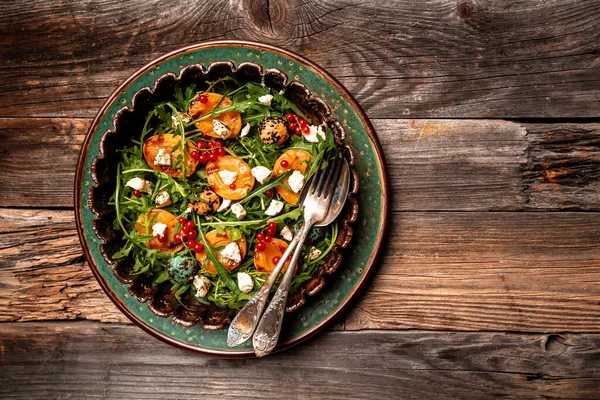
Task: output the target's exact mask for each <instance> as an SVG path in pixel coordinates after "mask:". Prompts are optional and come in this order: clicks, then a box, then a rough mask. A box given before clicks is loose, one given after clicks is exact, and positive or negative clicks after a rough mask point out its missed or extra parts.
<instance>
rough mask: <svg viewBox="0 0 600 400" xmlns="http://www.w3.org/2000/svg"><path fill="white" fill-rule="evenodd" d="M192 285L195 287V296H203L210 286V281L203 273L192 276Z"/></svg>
mask: <svg viewBox="0 0 600 400" xmlns="http://www.w3.org/2000/svg"><path fill="white" fill-rule="evenodd" d="M193 283H194V287H195V288H196V297H200V298H204V297H206V295H207V294H208V288H210V281H209V280H208V278H207V277H205V276H203V275H196V276H195V277H194V282H193Z"/></svg>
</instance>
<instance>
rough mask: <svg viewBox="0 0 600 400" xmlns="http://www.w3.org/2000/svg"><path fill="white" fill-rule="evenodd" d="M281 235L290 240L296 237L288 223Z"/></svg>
mask: <svg viewBox="0 0 600 400" xmlns="http://www.w3.org/2000/svg"><path fill="white" fill-rule="evenodd" d="M281 237H282V238H284V239H285V240H287V241H288V242H290V241H291V240H292V239H293V238H294V234H293V233H292V230H291V229H290V228H289V227H288V226H287V225H286V226H284V227H283V229H282V230H281Z"/></svg>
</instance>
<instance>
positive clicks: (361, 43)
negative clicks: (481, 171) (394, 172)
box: [0, 0, 600, 118]
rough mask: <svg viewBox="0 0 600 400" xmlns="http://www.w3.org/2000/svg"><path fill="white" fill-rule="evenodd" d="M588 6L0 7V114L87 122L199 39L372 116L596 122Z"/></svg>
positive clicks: (596, 68)
mask: <svg viewBox="0 0 600 400" xmlns="http://www.w3.org/2000/svg"><path fill="white" fill-rule="evenodd" d="M598 18H600V4H598V2H597V1H594V0H570V1H562V0H552V1H535V2H496V1H493V0H465V1H460V2H458V1H454V0H452V1H450V0H428V1H418V2H417V1H406V0H394V1H387V2H380V1H358V0H343V1H333V0H327V1H317V0H308V1H304V2H297V1H289V0H244V1H240V2H237V1H236V2H228V1H224V0H223V1H201V2H196V1H182V2H175V1H164V0H162V1H150V2H148V1H141V0H134V1H127V2H116V1H113V0H102V1H96V0H86V1H77V2H56V1H51V0H43V1H37V2H32V3H28V4H27V6H26V7H24V6H23V4H22V3H21V2H18V1H4V2H2V3H0V60H2V68H1V69H0V90H1V91H2V93H4V96H2V97H1V98H0V116H11V117H12V116H68V117H91V116H93V115H94V114H95V113H96V111H97V110H98V109H99V108H100V106H101V104H102V102H103V101H104V100H105V99H106V97H107V96H108V95H109V94H110V92H112V91H113V90H114V89H115V88H116V87H117V86H118V84H119V83H121V82H122V81H124V80H125V78H126V77H127V76H129V75H130V74H131V73H132V72H133V71H135V70H136V69H137V68H139V67H141V66H142V65H144V64H145V63H146V62H149V61H151V60H152V59H154V58H156V57H157V56H159V55H161V54H164V53H166V52H168V51H171V50H174V49H175V48H177V47H180V46H183V45H187V44H192V43H197V42H200V41H204V40H209V39H250V40H257V41H262V42H266V43H271V44H275V45H280V46H283V47H285V48H288V49H290V50H294V51H297V52H299V53H300V54H303V55H305V56H307V57H309V58H310V59H312V60H313V61H315V62H317V63H318V64H320V65H322V66H323V67H325V68H326V69H327V70H328V71H330V72H331V73H332V74H333V75H334V76H335V77H337V78H338V79H339V80H340V81H341V82H342V83H343V84H344V85H345V86H347V87H348V89H350V91H351V92H352V93H353V94H355V95H356V97H357V98H358V100H359V101H360V103H361V104H362V105H363V106H364V107H365V108H366V110H367V112H368V114H369V116H370V117H373V118H390V117H391V118H398V117H400V116H404V117H406V118H423V117H429V118H430V117H444V118H449V117H450V118H456V117H467V118H481V117H484V118H490V117H494V118H499V117H502V118H518V117H532V118H538V117H572V118H576V117H595V118H597V117H600V111H599V110H598V108H597V107H596V104H597V103H598V101H599V100H600V84H599V81H600V80H599V78H598V76H599V72H600V48H599V47H598V42H599V40H600V30H599V29H598V26H597V21H598Z"/></svg>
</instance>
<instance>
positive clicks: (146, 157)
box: [110, 77, 338, 310]
mask: <svg viewBox="0 0 600 400" xmlns="http://www.w3.org/2000/svg"><path fill="white" fill-rule="evenodd" d="M133 136H134V139H132V140H131V143H130V146H129V147H127V148H125V149H123V150H121V151H120V154H119V163H118V167H117V179H116V189H115V192H114V193H113V195H112V197H111V199H110V204H111V206H113V207H114V209H115V211H116V217H115V221H114V229H115V230H117V231H120V232H122V234H123V246H122V247H121V248H120V249H119V251H117V252H116V253H115V254H113V256H112V257H113V259H121V258H125V257H130V258H131V259H132V261H133V267H132V273H133V274H135V275H145V276H146V277H147V278H149V279H151V280H152V284H153V285H154V286H158V285H160V284H165V283H167V284H170V285H171V290H172V292H173V293H175V297H176V298H177V299H178V300H179V301H180V302H181V298H182V296H183V295H184V294H185V295H190V296H193V297H194V298H195V299H196V300H197V301H199V302H201V303H203V304H215V305H217V306H220V307H225V308H228V309H231V310H239V309H240V308H242V307H243V306H244V305H245V304H246V302H247V301H248V300H249V299H250V298H251V297H252V296H253V295H254V294H255V292H256V291H257V290H258V289H259V288H260V287H261V285H262V284H263V282H264V281H265V279H266V277H267V275H268V274H269V272H270V271H271V270H272V269H273V268H274V267H275V265H276V264H277V263H278V262H279V260H280V258H281V256H282V255H283V253H284V251H285V250H286V248H287V246H288V243H289V242H290V241H291V240H292V238H293V235H294V234H295V232H296V231H297V229H298V228H299V227H300V226H301V224H302V212H301V209H300V207H299V206H298V202H299V198H300V194H301V191H302V188H303V186H304V185H305V184H306V182H307V181H308V180H309V179H310V177H311V176H312V174H314V172H315V169H316V166H317V165H318V163H319V161H320V159H321V158H323V157H324V156H325V154H330V153H332V152H337V151H338V150H337V147H336V143H335V140H334V135H333V133H332V132H331V130H330V129H329V127H328V126H326V125H315V124H313V123H312V121H311V120H310V119H309V118H308V117H307V116H306V115H305V114H304V113H303V112H302V111H301V110H300V109H299V108H298V107H297V106H296V105H295V104H294V103H292V102H291V101H289V100H288V99H286V97H285V96H284V93H283V91H282V92H278V91H275V90H273V89H271V88H269V87H266V86H264V85H262V84H257V83H251V82H250V83H245V84H240V83H239V82H237V81H236V80H235V79H234V78H232V77H226V78H221V79H218V80H216V81H213V82H207V83H206V85H205V87H202V88H200V89H197V88H196V87H193V86H192V87H185V88H184V87H181V86H178V85H176V86H175V89H174V92H173V96H172V97H171V98H170V99H168V100H165V101H162V102H158V103H155V104H152V107H151V108H150V111H149V112H148V114H147V115H146V117H145V123H144V126H143V129H142V130H141V132H139V134H137V133H136V134H134V135H133ZM337 234H338V225H337V223H335V222H334V223H333V224H331V225H329V226H327V227H325V228H313V229H312V230H311V233H310V235H309V238H308V240H307V242H306V243H305V245H304V247H303V255H302V257H301V260H300V262H299V263H298V265H297V267H296V271H295V275H294V279H293V282H292V286H291V291H292V292H293V291H295V290H297V289H298V288H299V287H300V286H301V285H302V284H303V283H304V282H306V281H308V280H309V279H311V277H313V275H314V273H315V271H317V269H318V267H319V266H321V265H323V263H324V262H325V261H324V259H325V257H326V256H327V254H328V253H329V252H330V251H331V250H332V248H333V246H334V243H335V241H336V239H337ZM286 268H287V265H286V266H284V271H285V269H286ZM182 304H183V303H182Z"/></svg>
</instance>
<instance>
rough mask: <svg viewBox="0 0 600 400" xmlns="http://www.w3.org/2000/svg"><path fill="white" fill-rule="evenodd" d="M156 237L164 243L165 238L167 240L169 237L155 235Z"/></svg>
mask: <svg viewBox="0 0 600 400" xmlns="http://www.w3.org/2000/svg"><path fill="white" fill-rule="evenodd" d="M156 238H157V239H158V241H159V242H161V243H165V242H166V241H167V240H169V238H167V235H162V236H157V237H156Z"/></svg>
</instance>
